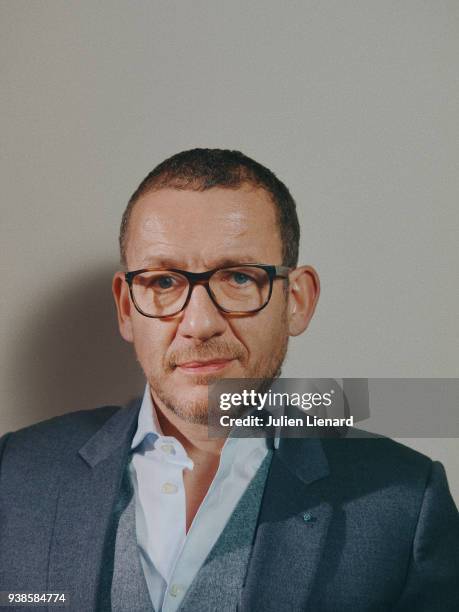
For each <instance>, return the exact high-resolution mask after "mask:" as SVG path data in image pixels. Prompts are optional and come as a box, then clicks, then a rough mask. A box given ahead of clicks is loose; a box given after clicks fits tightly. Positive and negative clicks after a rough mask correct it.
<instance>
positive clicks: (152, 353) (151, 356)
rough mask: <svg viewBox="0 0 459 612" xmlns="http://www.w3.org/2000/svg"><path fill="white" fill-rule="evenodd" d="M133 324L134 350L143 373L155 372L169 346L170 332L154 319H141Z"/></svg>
mask: <svg viewBox="0 0 459 612" xmlns="http://www.w3.org/2000/svg"><path fill="white" fill-rule="evenodd" d="M142 319H143V320H139V319H136V320H135V321H134V322H133V326H132V327H133V333H134V348H135V352H136V355H137V359H138V360H139V362H140V365H141V366H142V368H143V369H144V371H146V372H148V371H151V370H157V369H158V368H159V367H160V366H161V364H162V361H163V357H164V354H165V352H166V350H167V348H168V346H169V344H170V339H169V337H170V335H171V334H170V332H169V330H168V328H167V327H166V326H162V325H161V324H160V323H159V322H158V321H155V320H154V319H148V318H146V317H142Z"/></svg>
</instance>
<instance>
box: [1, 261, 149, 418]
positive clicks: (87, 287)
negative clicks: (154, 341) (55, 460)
mask: <svg viewBox="0 0 459 612" xmlns="http://www.w3.org/2000/svg"><path fill="white" fill-rule="evenodd" d="M113 270H114V268H113V266H106V267H104V268H102V269H100V270H99V271H95V272H94V273H93V272H91V273H90V274H81V277H77V278H75V275H73V274H72V276H71V277H70V276H69V279H68V281H67V282H66V280H65V278H64V279H60V280H59V284H58V286H56V289H55V291H54V292H52V293H49V294H48V295H47V296H45V297H44V298H43V300H42V301H41V302H39V303H38V304H37V306H36V307H35V308H34V311H33V316H30V312H29V318H28V319H26V320H25V321H24V325H23V331H22V334H21V335H20V337H19V338H18V339H17V341H16V343H15V347H14V349H13V350H14V352H13V353H10V354H11V357H12V359H11V361H10V363H11V367H12V371H11V373H10V376H11V378H9V380H10V381H11V382H12V385H13V387H14V389H15V397H17V400H18V404H17V405H16V411H19V412H16V414H17V415H18V417H19V418H18V420H20V421H21V426H22V425H26V424H30V423H35V422H38V421H41V420H43V419H46V418H49V417H52V416H56V415H60V414H64V413H66V412H72V411H75V410H82V409H87V408H95V407H97V406H101V405H107V404H116V405H118V404H124V403H126V402H127V401H128V400H130V399H132V398H133V397H135V396H138V395H141V394H142V392H143V387H144V384H145V383H144V377H143V373H142V371H141V368H140V365H139V364H138V363H137V361H136V358H135V353H134V350H133V347H132V345H130V344H128V343H127V342H125V341H124V340H123V339H122V338H121V336H120V335H119V332H118V325H117V321H116V311H115V305H114V302H113V298H112V294H111V279H112V275H113ZM16 391H17V392H18V393H17V394H16ZM15 403H16V402H15Z"/></svg>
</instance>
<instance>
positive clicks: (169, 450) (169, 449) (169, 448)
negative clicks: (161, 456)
mask: <svg viewBox="0 0 459 612" xmlns="http://www.w3.org/2000/svg"><path fill="white" fill-rule="evenodd" d="M161 450H162V451H163V453H166V455H175V448H174V445H173V444H161Z"/></svg>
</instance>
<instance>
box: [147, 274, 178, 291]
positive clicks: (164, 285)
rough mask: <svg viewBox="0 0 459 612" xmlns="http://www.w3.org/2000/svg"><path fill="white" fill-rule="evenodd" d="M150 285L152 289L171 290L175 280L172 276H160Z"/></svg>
mask: <svg viewBox="0 0 459 612" xmlns="http://www.w3.org/2000/svg"><path fill="white" fill-rule="evenodd" d="M151 284H152V287H153V288H154V289H171V288H172V287H173V286H174V284H175V279H174V278H172V276H160V277H159V278H155V280H154V281H153V282H152V283H151Z"/></svg>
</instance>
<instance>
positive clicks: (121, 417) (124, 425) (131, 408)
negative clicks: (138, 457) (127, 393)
mask: <svg viewBox="0 0 459 612" xmlns="http://www.w3.org/2000/svg"><path fill="white" fill-rule="evenodd" d="M141 403H142V400H141V398H136V399H135V400H133V401H132V402H131V403H130V404H129V405H128V406H127V408H120V410H118V411H117V412H115V414H114V415H113V416H112V417H111V418H110V419H108V421H107V422H106V423H105V424H104V425H103V426H102V427H101V428H100V429H99V430H98V431H96V433H95V434H94V435H93V436H92V437H91V438H89V440H88V441H87V442H86V443H85V444H84V445H83V446H82V447H81V448H80V450H79V451H78V453H79V455H80V456H81V457H82V458H83V459H84V460H85V461H86V463H87V464H88V465H89V466H90V467H92V468H93V467H95V466H96V465H97V464H98V463H100V462H101V461H103V460H104V459H107V458H108V457H110V455H112V453H114V452H115V451H118V452H120V450H121V449H123V450H124V451H125V449H126V446H127V447H128V448H130V443H131V440H132V437H133V435H134V432H135V429H136V426H137V418H138V415H139V410H140V406H141Z"/></svg>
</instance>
